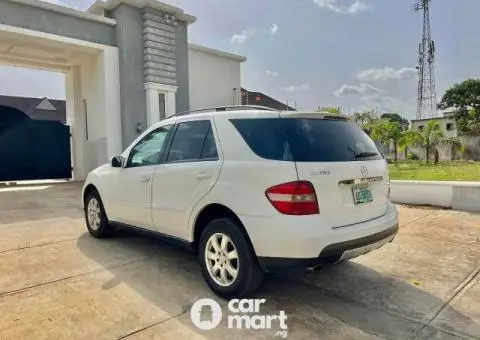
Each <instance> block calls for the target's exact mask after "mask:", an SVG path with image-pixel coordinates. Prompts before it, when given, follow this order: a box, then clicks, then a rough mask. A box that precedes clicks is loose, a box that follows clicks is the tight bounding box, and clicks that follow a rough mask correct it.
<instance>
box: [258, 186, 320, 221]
mask: <svg viewBox="0 0 480 340" xmlns="http://www.w3.org/2000/svg"><path fill="white" fill-rule="evenodd" d="M265 195H266V196H267V198H268V200H269V201H270V203H271V204H272V205H273V206H274V208H275V209H277V210H278V211H279V212H280V213H282V214H285V215H314V214H319V213H320V210H319V208H318V202H317V195H316V194H315V188H314V187H313V185H312V183H310V182H308V181H297V182H289V183H283V184H279V185H276V186H273V187H271V188H269V189H267V191H266V192H265Z"/></svg>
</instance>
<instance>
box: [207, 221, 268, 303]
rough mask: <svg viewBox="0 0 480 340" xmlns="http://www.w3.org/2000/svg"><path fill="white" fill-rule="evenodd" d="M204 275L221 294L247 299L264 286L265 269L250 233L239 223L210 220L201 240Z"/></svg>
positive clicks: (211, 286) (214, 289) (216, 291)
mask: <svg viewBox="0 0 480 340" xmlns="http://www.w3.org/2000/svg"><path fill="white" fill-rule="evenodd" d="M198 254H199V260H200V263H201V266H202V274H203V277H204V278H205V280H206V281H207V284H208V285H209V287H210V288H211V289H212V290H213V291H214V292H215V293H216V294H217V295H219V296H221V297H223V298H226V299H229V298H243V297H246V296H248V295H250V294H252V293H253V292H255V291H256V290H257V289H258V287H259V286H260V285H261V283H262V281H263V277H264V275H265V274H264V272H263V271H262V269H261V268H260V266H259V264H258V261H257V258H256V255H255V253H254V251H253V249H252V247H251V245H250V243H249V242H248V240H247V237H246V235H245V234H244V233H243V231H242V230H241V229H240V227H239V226H238V224H237V222H236V221H234V220H233V219H229V218H220V219H215V220H213V221H211V222H210V223H208V225H207V226H206V228H205V230H204V231H203V232H202V235H201V237H200V242H199V252H198Z"/></svg>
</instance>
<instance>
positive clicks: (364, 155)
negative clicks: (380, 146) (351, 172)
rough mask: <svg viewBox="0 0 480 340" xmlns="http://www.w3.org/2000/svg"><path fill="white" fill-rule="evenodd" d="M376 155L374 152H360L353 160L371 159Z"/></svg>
mask: <svg viewBox="0 0 480 340" xmlns="http://www.w3.org/2000/svg"><path fill="white" fill-rule="evenodd" d="M376 155H378V153H376V152H360V153H356V154H355V156H354V157H355V159H357V158H365V157H373V156H376Z"/></svg>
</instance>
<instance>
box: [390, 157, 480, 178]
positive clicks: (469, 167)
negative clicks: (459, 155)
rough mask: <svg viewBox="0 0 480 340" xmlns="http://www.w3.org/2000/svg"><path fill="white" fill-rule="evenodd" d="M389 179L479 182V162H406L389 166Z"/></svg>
mask: <svg viewBox="0 0 480 340" xmlns="http://www.w3.org/2000/svg"><path fill="white" fill-rule="evenodd" d="M389 168H390V171H389V172H390V178H391V179H401V180H426V181H478V180H480V162H472V163H469V162H458V161H453V162H452V161H449V162H439V163H438V164H431V163H430V164H425V162H418V161H407V162H399V163H398V164H396V165H390V166H389Z"/></svg>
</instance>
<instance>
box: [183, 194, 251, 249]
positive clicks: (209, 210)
mask: <svg viewBox="0 0 480 340" xmlns="http://www.w3.org/2000/svg"><path fill="white" fill-rule="evenodd" d="M218 218H230V219H232V220H234V221H235V222H236V224H237V226H238V228H239V229H240V231H241V232H242V233H243V234H244V235H245V237H246V239H247V241H248V244H249V246H250V247H251V249H252V250H253V252H254V253H255V248H254V247H253V244H252V241H251V240H250V236H249V235H248V232H247V230H246V229H245V226H244V225H243V222H242V221H241V219H240V218H239V217H238V216H237V214H235V213H234V212H233V210H232V209H230V208H229V207H227V206H225V205H223V204H219V203H211V204H208V205H206V206H205V207H203V208H202V210H200V212H199V213H198V214H197V216H196V218H195V222H194V223H193V230H192V246H193V249H194V250H195V251H197V250H198V241H199V240H200V236H201V235H202V232H203V230H205V227H206V226H207V225H208V223H209V222H211V221H213V220H214V219H218Z"/></svg>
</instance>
